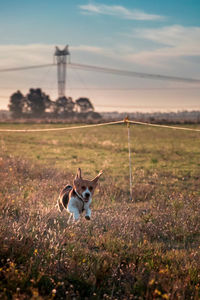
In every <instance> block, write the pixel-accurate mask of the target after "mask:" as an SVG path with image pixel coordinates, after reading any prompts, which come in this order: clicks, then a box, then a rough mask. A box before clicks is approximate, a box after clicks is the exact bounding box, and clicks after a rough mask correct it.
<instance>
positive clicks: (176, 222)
mask: <svg viewBox="0 0 200 300" xmlns="http://www.w3.org/2000/svg"><path fill="white" fill-rule="evenodd" d="M59 126H60V125H59V124H52V125H50V124H48V125H47V124H46V125H45V124H38V125H37V124H25V125H23V124H1V125H0V128H17V129H21V128H31V129H33V128H38V127H39V128H46V127H50V128H52V127H59ZM67 126H69V125H67ZM195 126H196V128H200V126H199V125H195ZM62 127H63V125H62ZM0 137H1V138H0V143H1V144H0V149H1V155H0V182H1V190H0V196H1V201H0V211H1V213H0V245H1V247H0V298H1V299H199V298H200V217H199V216H200V189H199V186H200V135H199V133H198V132H184V131H178V130H177V131H176V130H170V129H159V128H149V127H142V126H131V150H132V171H133V201H130V199H129V169H128V166H129V162H128V148H127V129H126V126H125V125H124V124H122V125H115V126H107V127H99V128H97V127H96V128H90V129H78V130H72V131H58V132H34V133H33V132H31V133H1V132H0ZM78 167H81V168H82V171H83V175H85V177H87V178H89V179H90V178H93V177H94V176H95V175H96V174H97V172H98V171H99V170H100V169H103V170H104V174H103V175H102V177H101V178H100V184H99V186H98V189H97V191H96V194H95V196H94V199H93V206H92V220H91V221H87V220H85V219H84V218H81V220H80V222H79V223H77V224H72V225H67V220H68V216H67V213H65V212H63V213H62V214H61V213H59V212H58V211H57V209H56V208H55V204H56V200H57V197H58V194H59V192H60V190H61V189H62V188H63V186H64V185H65V184H67V183H72V181H73V177H74V175H75V173H76V170H77V168H78Z"/></svg>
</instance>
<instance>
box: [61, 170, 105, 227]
mask: <svg viewBox="0 0 200 300" xmlns="http://www.w3.org/2000/svg"><path fill="white" fill-rule="evenodd" d="M102 174H103V172H102V171H100V172H99V174H98V175H97V176H96V177H95V178H94V179H93V180H86V179H83V178H82V175H81V169H80V168H79V169H78V171H77V174H76V177H75V179H74V181H73V186H71V185H66V186H65V187H64V188H63V189H62V191H61V192H60V194H59V198H58V201H57V207H58V209H59V211H60V212H62V211H63V210H64V209H66V210H67V212H68V213H69V214H70V216H69V219H68V224H70V222H71V219H72V222H77V221H78V220H79V218H80V215H81V213H82V212H83V211H85V219H86V220H90V219H91V209H90V205H91V202H92V196H93V194H94V191H95V188H96V187H97V183H98V180H99V178H100V176H101V175H102Z"/></svg>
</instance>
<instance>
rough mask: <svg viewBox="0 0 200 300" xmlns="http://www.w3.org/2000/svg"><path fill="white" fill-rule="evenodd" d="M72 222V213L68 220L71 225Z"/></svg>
mask: <svg viewBox="0 0 200 300" xmlns="http://www.w3.org/2000/svg"><path fill="white" fill-rule="evenodd" d="M71 223H72V214H70V215H69V219H68V221H67V224H68V225H70V224H71Z"/></svg>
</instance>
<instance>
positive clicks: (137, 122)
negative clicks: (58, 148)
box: [0, 118, 200, 132]
mask: <svg viewBox="0 0 200 300" xmlns="http://www.w3.org/2000/svg"><path fill="white" fill-rule="evenodd" d="M122 123H130V124H136V125H144V126H151V127H157V128H168V129H175V130H185V131H193V132H200V129H197V128H188V127H181V126H170V125H161V124H153V123H147V122H140V121H134V120H129V119H128V118H125V119H124V120H121V121H113V122H106V123H98V124H90V125H81V126H71V127H70V126H69V127H58V128H36V129H6V128H5V129H2V128H0V132H43V131H44V132H47V131H59V130H61V131H62V130H74V129H84V128H92V127H101V126H107V125H116V124H122Z"/></svg>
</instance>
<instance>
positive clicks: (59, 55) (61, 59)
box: [54, 45, 70, 98]
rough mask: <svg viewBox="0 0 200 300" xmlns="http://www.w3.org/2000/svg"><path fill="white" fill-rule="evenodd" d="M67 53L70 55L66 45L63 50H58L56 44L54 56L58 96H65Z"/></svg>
mask: <svg viewBox="0 0 200 300" xmlns="http://www.w3.org/2000/svg"><path fill="white" fill-rule="evenodd" d="M67 55H70V53H69V50H68V45H67V46H65V48H64V49H63V50H60V49H59V48H58V47H57V46H56V51H55V54H54V56H55V57H56V63H57V78H58V98H62V97H64V96H65V82H66V67H67Z"/></svg>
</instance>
